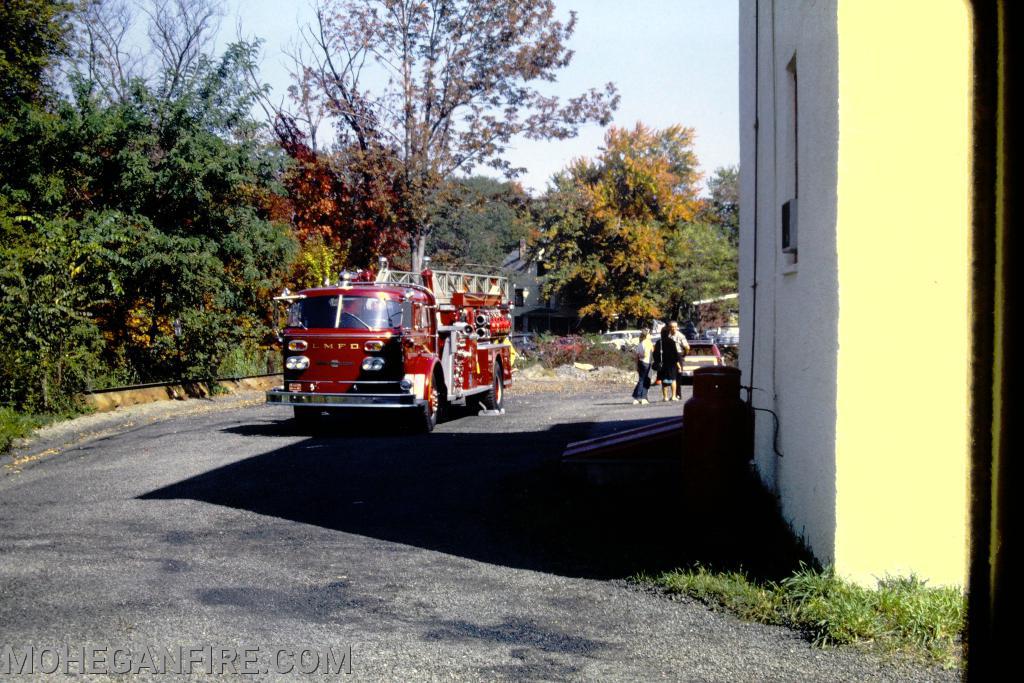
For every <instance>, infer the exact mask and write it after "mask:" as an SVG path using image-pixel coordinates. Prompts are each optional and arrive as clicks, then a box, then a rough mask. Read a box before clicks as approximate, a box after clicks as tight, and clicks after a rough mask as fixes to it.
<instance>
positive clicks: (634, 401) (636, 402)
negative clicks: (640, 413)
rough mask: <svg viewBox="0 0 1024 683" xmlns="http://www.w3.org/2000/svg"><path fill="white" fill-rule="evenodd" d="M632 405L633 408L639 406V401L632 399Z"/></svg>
mask: <svg viewBox="0 0 1024 683" xmlns="http://www.w3.org/2000/svg"><path fill="white" fill-rule="evenodd" d="M633 405H635V406H636V405H640V401H639V399H635V398H634V399H633Z"/></svg>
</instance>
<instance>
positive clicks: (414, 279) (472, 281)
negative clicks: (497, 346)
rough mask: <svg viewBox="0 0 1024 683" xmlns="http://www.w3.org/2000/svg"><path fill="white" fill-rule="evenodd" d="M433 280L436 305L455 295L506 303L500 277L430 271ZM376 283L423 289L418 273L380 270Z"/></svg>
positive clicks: (505, 282)
mask: <svg viewBox="0 0 1024 683" xmlns="http://www.w3.org/2000/svg"><path fill="white" fill-rule="evenodd" d="M431 272H432V273H433V278H434V298H436V299H437V303H438V304H448V303H451V301H452V297H453V296H454V295H455V294H458V293H460V292H461V293H463V294H476V295H484V296H500V297H501V300H502V301H508V300H509V298H508V278H507V277H504V276H501V275H485V274H481V273H463V272H459V271H455V270H434V271H431ZM376 282H380V283H386V284H392V285H413V286H415V287H423V277H422V276H421V275H420V274H419V273H411V272H409V271H404V270H391V269H389V268H386V267H385V268H381V269H380V271H379V272H378V273H377V279H376Z"/></svg>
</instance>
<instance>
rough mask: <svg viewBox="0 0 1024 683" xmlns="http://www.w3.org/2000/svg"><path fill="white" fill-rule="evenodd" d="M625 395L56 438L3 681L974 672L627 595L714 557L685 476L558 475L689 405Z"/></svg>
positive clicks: (2, 504)
mask: <svg viewBox="0 0 1024 683" xmlns="http://www.w3.org/2000/svg"><path fill="white" fill-rule="evenodd" d="M524 389H525V386H524ZM628 391H629V389H628V388H623V387H621V386H610V387H594V386H588V385H585V384H580V385H578V386H562V387H559V388H557V390H556V389H555V388H553V387H548V388H543V387H542V388H541V389H536V387H535V390H533V391H531V392H530V393H522V392H520V393H517V392H516V391H515V390H513V391H511V392H510V393H509V394H508V396H507V405H506V408H507V412H506V414H505V415H503V416H494V417H485V416H470V415H467V414H460V415H457V416H456V417H455V419H453V420H451V421H449V422H447V423H445V424H442V425H440V426H439V427H438V429H437V430H436V431H435V433H433V434H431V435H425V436H424V435H411V434H405V433H402V431H401V429H400V428H399V427H400V425H398V424H397V423H396V422H395V420H393V419H392V418H390V417H383V418H375V419H368V418H364V419H359V420H356V421H349V422H345V423H341V424H334V423H328V424H324V425H322V426H321V427H320V428H318V429H315V430H313V431H312V432H307V433H302V432H299V431H297V430H296V428H295V426H294V425H293V423H292V421H291V419H290V414H289V413H288V412H286V411H285V410H282V409H281V408H272V407H265V406H262V405H244V404H238V403H236V404H228V405H221V406H219V407H216V409H210V410H203V411H190V413H191V414H184V415H177V416H176V415H175V414H173V413H169V414H167V415H165V416H163V417H161V418H160V419H153V420H145V421H134V422H133V423H132V422H130V423H127V424H122V425H121V426H120V427H117V426H111V427H110V428H109V429H106V430H105V431H104V432H102V433H100V434H99V435H97V436H93V437H87V438H84V440H80V441H78V442H77V443H75V444H73V445H71V446H60V447H55V448H52V450H51V448H50V447H51V444H47V443H40V444H37V445H36V446H35V448H36V449H37V452H42V453H44V455H43V456H40V457H34V456H35V455H36V453H33V452H29V451H31V450H32V449H31V448H30V449H28V450H27V451H23V452H22V453H20V454H17V455H18V458H17V459H16V460H15V461H14V464H13V465H12V463H11V462H10V460H9V461H8V465H7V466H5V467H4V468H2V469H3V473H2V475H0V648H7V649H6V650H2V649H0V677H7V675H8V674H10V673H11V671H10V667H11V665H12V664H13V665H16V666H18V665H19V661H21V660H18V659H17V657H23V656H24V653H26V652H29V653H31V654H33V655H38V653H39V651H40V650H42V649H46V648H55V649H58V650H60V652H62V653H63V654H62V655H61V656H63V657H64V658H65V659H67V658H68V656H69V654H68V652H67V651H66V650H67V649H68V648H70V649H71V650H72V651H73V652H80V650H81V649H83V648H92V647H94V646H95V647H100V648H107V650H106V654H107V656H113V651H112V650H111V648H115V649H116V648H123V650H122V654H124V653H126V652H130V653H131V655H130V656H129V655H125V656H124V657H129V658H128V659H125V658H124V657H122V660H121V661H120V664H119V666H121V668H117V667H113V670H114V671H115V672H124V671H125V669H124V666H127V667H129V669H130V671H129V672H138V673H141V674H142V675H143V677H147V676H151V677H154V678H157V677H158V678H161V680H164V678H163V677H162V676H157V674H158V673H159V671H160V669H159V664H157V665H156V668H153V667H150V668H147V667H146V666H145V659H144V658H140V656H139V653H141V652H142V651H144V650H146V651H149V650H152V649H156V650H157V651H160V650H174V651H179V650H178V648H211V649H210V650H208V651H206V654H203V653H200V654H199V655H197V657H198V659H197V664H195V665H194V666H193V668H192V669H190V670H191V671H192V674H193V675H194V676H199V677H203V674H209V673H210V671H211V670H213V665H212V664H211V663H210V662H209V661H207V660H208V658H213V659H217V657H218V652H219V651H220V650H224V652H223V653H220V654H221V655H223V657H227V658H228V659H230V660H231V661H229V662H227V660H226V659H224V658H223V657H222V659H221V660H220V661H219V662H218V664H217V666H219V667H220V668H219V670H214V671H213V672H214V673H217V672H219V671H220V670H222V671H227V672H233V671H239V670H241V671H251V672H255V675H254V678H257V679H264V680H276V679H279V678H282V677H285V678H287V677H294V676H299V675H301V674H302V672H303V671H304V670H306V668H307V667H306V666H305V663H306V662H307V661H310V658H316V659H317V661H320V662H321V663H322V665H321V666H320V667H319V668H318V667H315V666H310V667H308V669H309V670H310V671H312V673H311V675H313V676H316V677H321V678H322V677H325V676H326V675H327V672H328V671H330V672H331V673H334V672H335V671H337V670H342V671H346V672H347V671H348V670H351V672H352V677H353V678H355V679H364V680H379V679H388V680H450V679H457V680H493V679H538V680H583V679H586V680H593V679H603V680H650V679H669V680H722V681H725V680H730V681H732V680H794V679H805V680H869V679H890V680H891V679H897V678H898V679H901V680H913V679H916V680H935V679H936V678H945V679H955V678H956V674H955V673H952V672H941V671H934V670H921V669H915V668H908V667H905V666H902V665H896V664H886V663H883V662H880V661H878V660H877V659H875V658H873V657H871V656H866V655H863V654H860V653H857V652H853V651H847V650H820V649H815V648H812V647H811V646H810V645H809V644H808V643H806V642H805V641H804V640H803V639H801V637H800V636H799V634H796V633H793V632H791V631H788V630H786V629H783V628H777V627H765V626H760V625H755V624H747V623H742V622H740V621H738V620H736V619H734V618H733V617H731V616H728V615H723V614H717V613H714V612H711V611H709V610H708V609H707V608H705V607H704V606H702V605H700V604H697V603H694V602H690V601H672V600H669V599H667V598H665V597H664V596H661V595H658V594H655V593H651V592H646V591H643V590H639V589H637V588H635V587H633V586H632V585H631V584H630V583H629V582H627V581H623V580H622V579H623V578H625V577H628V576H630V575H632V574H633V573H635V572H638V571H652V570H657V569H659V568H669V567H671V566H674V565H676V564H678V563H679V562H680V561H681V560H685V559H688V558H689V556H688V555H687V553H688V552H689V553H691V554H692V552H695V551H694V548H696V547H698V546H695V545H693V544H689V545H688V544H687V538H688V537H689V536H690V535H691V534H692V532H693V531H694V526H695V521H696V520H693V519H684V518H683V517H682V515H681V514H680V512H679V510H680V507H679V504H678V503H679V501H678V498H677V483H678V482H675V481H672V480H671V479H670V478H662V479H661V480H660V481H655V482H653V483H652V482H645V483H643V484H642V485H637V486H632V487H629V486H622V487H610V488H604V489H600V490H593V489H587V488H585V487H582V486H581V485H580V484H579V482H578V481H576V480H575V479H574V478H572V477H570V476H567V474H566V473H565V472H564V471H562V469H561V468H560V466H559V463H558V458H559V454H560V453H561V451H562V449H563V448H564V446H565V444H566V443H568V442H570V441H573V440H577V439H580V438H586V437H588V436H592V435H596V434H600V433H605V432H609V431H614V430H617V429H622V428H628V427H633V426H638V425H640V424H643V423H644V422H646V421H653V420H655V419H659V418H663V417H666V416H669V415H672V414H679V413H680V412H681V410H682V403H667V404H661V403H655V404H652V405H650V406H646V407H637V406H633V405H631V404H630V401H629V398H628ZM179 410H180V409H179ZM40 449H41V450H40ZM48 451H49V452H48ZM689 559H692V558H689ZM61 648H63V650H62V649H61ZM304 650H305V651H306V653H305V654H304V653H303V651H304ZM12 652H13V653H14V655H16V656H15V657H14V659H12V658H11V657H12ZM19 653H20V654H19ZM239 653H243V654H242V655H241V658H239V657H237V656H235V655H239ZM245 653H250V654H251V655H252V657H253V659H252V662H251V663H246V662H245V661H243V660H244V659H245V657H246V656H248V655H247V654H245ZM282 655H283V656H282ZM49 656H50V658H51V659H52V658H53V656H54V655H53V654H52V653H51V654H50V655H49ZM87 656H88V657H91V656H92V655H91V654H90V655H87ZM337 656H341V657H344V658H346V660H345V662H344V665H343V666H340V667H338V668H336V669H331V667H330V665H329V664H328V663H327V659H328V658H329V657H337ZM5 657H6V660H5ZM93 659H94V658H93ZM42 660H46V657H45V656H44V657H43V658H42ZM333 661H334V662H335V663H337V661H338V660H337V659H335V660H333ZM226 662H227V663H226ZM42 663H43V664H46V661H42ZM64 663H65V664H66V662H64ZM93 663H95V662H93ZM111 664H112V661H107V662H106V663H105V664H103V665H101V666H99V667H98V668H97V669H96V670H97V671H111V669H112V667H111ZM140 664H141V665H140ZM4 666H7V667H8V668H7V669H6V670H5V669H4ZM20 666H22V667H24V666H26V664H25V663H24V662H23V661H21V663H20ZM75 666H77V665H74V664H73V665H72V669H73V670H74V669H75ZM289 667H290V668H289ZM37 669H38V667H37ZM22 671H24V668H22ZM44 673H45V669H44ZM35 674H36V675H34V676H33V677H38V674H39V671H38V670H37V671H35ZM112 675H113V676H114V677H118V676H119V675H120V674H119V673H113V674H112ZM88 677H89V676H87V678H88ZM92 677H93V678H98V679H103V678H106V676H105V675H102V674H96V675H94V676H92Z"/></svg>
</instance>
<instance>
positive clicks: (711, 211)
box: [700, 166, 740, 246]
mask: <svg viewBox="0 0 1024 683" xmlns="http://www.w3.org/2000/svg"><path fill="white" fill-rule="evenodd" d="M707 185H708V194H709V197H708V198H707V200H706V201H705V203H704V208H703V209H702V211H701V213H700V219H701V220H702V221H704V222H706V223H709V224H711V225H717V226H718V227H719V228H720V229H721V231H722V232H723V233H724V234H725V235H726V236H727V237H728V238H729V241H730V242H731V243H732V244H733V245H734V246H736V245H739V242H740V170H739V167H738V166H723V167H721V168H718V169H715V174H714V175H713V176H712V177H711V178H709V179H708V183H707Z"/></svg>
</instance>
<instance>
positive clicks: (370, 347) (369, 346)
mask: <svg viewBox="0 0 1024 683" xmlns="http://www.w3.org/2000/svg"><path fill="white" fill-rule="evenodd" d="M383 348H384V342H382V341H380V340H379V339H371V340H370V341H368V342H366V343H365V344H363V351H369V352H371V353H373V352H374V351H380V350H381V349H383Z"/></svg>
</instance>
